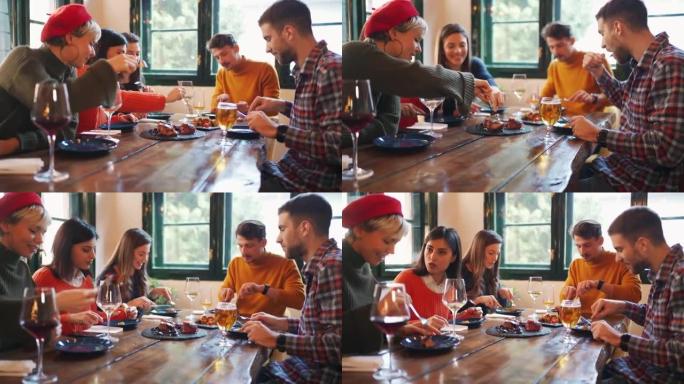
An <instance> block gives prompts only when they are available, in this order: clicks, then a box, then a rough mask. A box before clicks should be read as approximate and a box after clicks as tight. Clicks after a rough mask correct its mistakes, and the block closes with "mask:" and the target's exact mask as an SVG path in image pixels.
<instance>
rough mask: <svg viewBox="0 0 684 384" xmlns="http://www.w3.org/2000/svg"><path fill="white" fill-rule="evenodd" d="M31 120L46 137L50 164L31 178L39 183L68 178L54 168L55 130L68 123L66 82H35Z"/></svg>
mask: <svg viewBox="0 0 684 384" xmlns="http://www.w3.org/2000/svg"><path fill="white" fill-rule="evenodd" d="M31 121H33V124H35V125H36V126H37V127H38V128H40V129H41V130H42V131H43V132H44V133H45V135H46V136H47V139H48V145H49V149H50V165H49V167H48V169H47V170H46V171H43V172H38V173H36V174H35V175H34V176H33V179H34V180H36V181H39V182H41V183H55V182H59V181H64V180H66V179H68V178H69V174H68V173H66V172H59V171H57V170H55V138H56V135H57V132H58V131H59V130H60V129H62V128H64V127H66V126H67V125H69V122H70V121H71V109H70V108H69V93H68V92H67V87H66V84H64V83H58V82H56V81H54V80H47V81H44V82H42V83H38V84H36V87H35V89H34V95H33V107H32V108H31Z"/></svg>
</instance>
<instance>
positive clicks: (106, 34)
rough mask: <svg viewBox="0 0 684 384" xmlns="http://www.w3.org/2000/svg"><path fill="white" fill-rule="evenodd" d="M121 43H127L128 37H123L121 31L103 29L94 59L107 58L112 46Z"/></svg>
mask: <svg viewBox="0 0 684 384" xmlns="http://www.w3.org/2000/svg"><path fill="white" fill-rule="evenodd" d="M119 45H126V38H125V37H123V35H122V34H120V33H119V32H115V31H112V30H111V29H106V28H105V29H103V30H102V37H100V40H99V41H98V42H97V47H96V49H95V57H94V58H93V60H99V59H105V60H107V51H108V50H109V48H111V47H116V46H119Z"/></svg>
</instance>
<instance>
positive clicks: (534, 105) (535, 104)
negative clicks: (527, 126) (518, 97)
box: [529, 90, 540, 112]
mask: <svg viewBox="0 0 684 384" xmlns="http://www.w3.org/2000/svg"><path fill="white" fill-rule="evenodd" d="M539 101H540V98H539V90H535V91H533V92H532V94H530V99H529V102H530V109H532V112H535V111H538V110H539Z"/></svg>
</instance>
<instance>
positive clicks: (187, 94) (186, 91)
mask: <svg viewBox="0 0 684 384" xmlns="http://www.w3.org/2000/svg"><path fill="white" fill-rule="evenodd" d="M178 86H179V87H180V90H181V95H183V102H184V103H185V106H186V107H187V109H188V114H189V115H192V102H191V100H192V98H193V96H195V88H194V87H193V85H192V81H189V80H178Z"/></svg>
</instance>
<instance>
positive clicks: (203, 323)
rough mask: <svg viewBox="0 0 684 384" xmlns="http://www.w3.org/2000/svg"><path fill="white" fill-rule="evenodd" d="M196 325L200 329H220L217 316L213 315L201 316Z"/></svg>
mask: <svg viewBox="0 0 684 384" xmlns="http://www.w3.org/2000/svg"><path fill="white" fill-rule="evenodd" d="M195 323H196V324H197V326H198V327H200V328H204V329H218V324H216V316H214V315H212V314H204V315H202V316H200V317H199V318H198V319H197V321H196V322H195Z"/></svg>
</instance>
